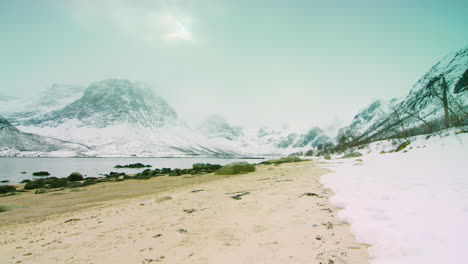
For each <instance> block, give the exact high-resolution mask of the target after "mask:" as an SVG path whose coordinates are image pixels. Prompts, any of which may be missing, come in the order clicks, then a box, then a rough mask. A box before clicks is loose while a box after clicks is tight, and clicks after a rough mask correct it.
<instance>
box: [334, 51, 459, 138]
mask: <svg viewBox="0 0 468 264" xmlns="http://www.w3.org/2000/svg"><path fill="white" fill-rule="evenodd" d="M444 82H445V83H444ZM444 86H445V87H446V91H447V92H446V98H447V100H446V101H447V109H448V111H447V113H448V116H449V125H457V126H460V125H468V118H467V112H468V45H467V46H465V47H464V48H463V49H461V50H459V51H456V52H452V53H450V54H448V55H447V56H445V57H444V58H443V59H442V60H441V61H439V62H438V63H437V64H435V65H434V66H433V67H431V69H430V70H429V71H428V72H427V73H426V74H425V75H424V76H423V77H422V78H421V79H420V80H419V81H418V82H417V83H416V84H415V85H414V86H413V87H412V89H411V90H410V92H409V94H408V95H407V96H406V97H405V98H403V99H391V100H388V101H384V100H377V101H374V102H373V103H372V104H370V105H369V106H368V107H366V108H365V109H364V110H362V111H361V112H359V113H358V114H357V115H356V116H355V117H354V119H353V121H352V123H351V124H350V125H349V126H347V127H345V128H343V129H341V130H340V132H339V134H338V139H339V141H342V142H351V143H352V144H359V143H365V142H370V141H375V140H380V139H386V138H391V137H395V136H401V137H405V136H411V135H417V134H421V133H430V132H432V131H435V130H437V129H440V128H443V127H445V122H444V121H445V120H444V117H445V114H444V105H443V102H444V100H443V97H444V95H443V88H442V87H444Z"/></svg>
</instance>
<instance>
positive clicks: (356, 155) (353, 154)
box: [341, 152, 362, 159]
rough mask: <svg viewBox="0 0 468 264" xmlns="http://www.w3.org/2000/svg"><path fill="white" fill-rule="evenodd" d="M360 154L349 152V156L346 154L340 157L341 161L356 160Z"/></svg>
mask: <svg viewBox="0 0 468 264" xmlns="http://www.w3.org/2000/svg"><path fill="white" fill-rule="evenodd" d="M361 156H362V154H361V153H359V152H351V153H349V154H346V155H344V156H343V157H341V158H342V159H349V158H356V157H361Z"/></svg>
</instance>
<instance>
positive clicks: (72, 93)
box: [0, 84, 84, 125]
mask: <svg viewBox="0 0 468 264" xmlns="http://www.w3.org/2000/svg"><path fill="white" fill-rule="evenodd" d="M83 91H84V87H82V86H77V85H66V84H53V85H52V86H51V87H49V88H47V89H45V90H43V91H41V92H40V93H39V94H38V95H31V96H27V97H24V98H16V97H14V98H13V99H11V100H8V102H6V103H5V104H3V106H2V107H0V110H1V112H2V113H4V114H5V115H6V116H7V117H8V119H9V120H10V121H11V122H12V123H13V124H14V125H18V124H21V123H22V122H25V120H29V119H33V118H37V117H38V116H41V115H45V114H47V113H50V112H52V111H55V110H58V109H60V108H62V107H65V106H66V105H68V104H70V103H71V102H73V101H75V100H77V99H78V98H80V97H81V96H82V95H83Z"/></svg>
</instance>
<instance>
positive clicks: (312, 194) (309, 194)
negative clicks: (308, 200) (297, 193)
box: [302, 192, 320, 197]
mask: <svg viewBox="0 0 468 264" xmlns="http://www.w3.org/2000/svg"><path fill="white" fill-rule="evenodd" d="M302 196H316V197H320V196H319V195H318V194H316V193H312V192H308V193H304V194H303V195H302Z"/></svg>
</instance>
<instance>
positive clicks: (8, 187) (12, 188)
mask: <svg viewBox="0 0 468 264" xmlns="http://www.w3.org/2000/svg"><path fill="white" fill-rule="evenodd" d="M15 191H16V187H15V186H12V185H1V186H0V193H9V192H15Z"/></svg>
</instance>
